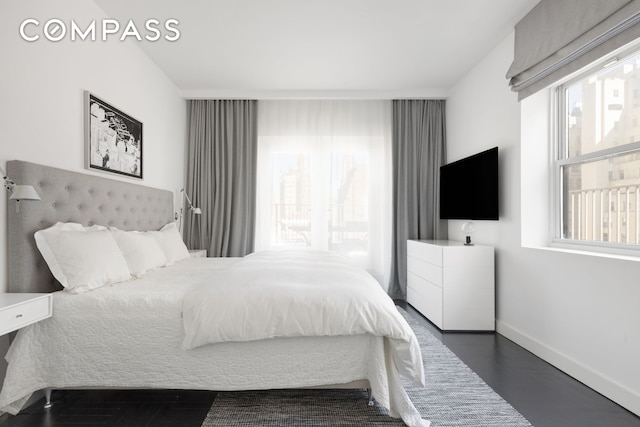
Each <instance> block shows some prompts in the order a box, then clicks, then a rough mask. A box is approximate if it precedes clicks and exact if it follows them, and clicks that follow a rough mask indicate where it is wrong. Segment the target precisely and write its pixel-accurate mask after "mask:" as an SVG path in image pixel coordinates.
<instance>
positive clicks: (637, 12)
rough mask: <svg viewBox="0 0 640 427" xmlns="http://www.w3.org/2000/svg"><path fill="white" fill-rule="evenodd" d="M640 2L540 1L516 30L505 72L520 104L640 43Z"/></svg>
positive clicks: (600, 0)
mask: <svg viewBox="0 0 640 427" xmlns="http://www.w3.org/2000/svg"><path fill="white" fill-rule="evenodd" d="M638 23H640V0H607V1H603V0H541V1H540V3H538V4H537V5H536V6H535V7H534V8H533V9H531V11H530V12H529V13H528V14H527V15H525V17H524V18H522V19H521V20H520V22H518V24H517V25H516V28H515V49H514V60H513V63H512V64H511V67H510V68H509V71H507V78H509V79H511V80H510V85H511V88H512V90H514V91H517V92H518V98H519V99H524V98H526V97H527V96H529V95H531V94H533V93H535V92H537V91H539V90H541V89H544V88H545V87H547V86H549V85H550V84H553V83H555V82H556V81H558V80H560V79H562V78H563V77H566V76H568V75H569V74H571V73H573V72H574V71H577V70H579V69H581V68H582V67H584V66H586V65H588V64H590V63H592V62H594V61H596V60H598V59H599V58H601V57H603V56H605V55H607V54H609V53H611V52H613V51H614V50H616V49H618V48H619V47H622V46H624V45H625V44H627V43H629V42H631V41H633V40H636V39H637V38H638V37H640V25H638Z"/></svg>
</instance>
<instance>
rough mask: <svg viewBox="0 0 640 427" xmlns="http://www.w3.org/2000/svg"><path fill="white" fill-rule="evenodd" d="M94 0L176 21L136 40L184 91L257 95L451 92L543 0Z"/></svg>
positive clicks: (140, 18) (118, 15)
mask: <svg viewBox="0 0 640 427" xmlns="http://www.w3.org/2000/svg"><path fill="white" fill-rule="evenodd" d="M94 1H95V2H96V3H97V4H98V5H99V7H101V8H102V9H103V10H104V11H105V13H106V14H107V15H108V16H109V17H111V18H114V19H118V20H119V22H121V23H123V22H127V21H128V20H129V19H133V20H134V22H135V23H136V25H137V26H138V27H139V28H141V29H144V22H145V21H146V20H147V19H149V18H156V19H158V20H160V21H161V22H164V21H165V20H167V19H170V18H173V19H177V20H178V21H179V25H177V28H178V29H179V30H180V38H179V40H177V41H175V42H168V41H166V40H164V39H161V40H159V41H156V42H148V41H143V42H139V43H138V44H139V46H140V47H141V48H142V49H143V50H144V51H145V53H146V54H147V55H148V56H149V57H150V58H151V59H152V60H153V61H154V62H155V63H156V64H157V65H158V66H159V67H160V68H161V69H162V70H163V71H164V72H165V73H166V74H167V75H168V76H169V78H171V80H173V82H174V83H175V84H176V85H177V86H178V88H179V89H180V91H181V93H182V94H183V96H185V97H186V98H214V97H216V98H244V97H253V98H258V99H266V98H288V97H289V98H290V97H293V98H295V97H350V98H393V97H398V98H402V97H425V98H441V97H446V95H447V93H448V90H449V89H450V88H451V87H452V86H453V85H454V84H455V83H456V82H457V81H459V80H460V78H461V77H462V76H464V74H465V73H467V72H468V71H469V70H470V69H471V68H472V67H473V66H474V65H475V64H477V63H478V62H479V61H480V60H481V59H482V58H483V57H484V56H485V55H487V54H488V53H489V52H490V51H491V50H492V49H493V48H494V47H495V46H496V45H497V44H498V43H499V42H500V41H502V40H503V39H504V38H505V37H506V36H507V35H508V34H509V33H510V32H511V31H512V30H513V27H514V25H515V24H516V23H517V22H518V21H519V20H520V18H521V17H522V16H524V15H525V14H526V13H527V12H528V11H529V10H530V9H531V8H532V7H533V6H534V5H535V4H536V3H537V2H538V1H537V0H182V1H179V2H178V1H176V0H135V1H131V0H94ZM140 23H142V24H140ZM506 71H507V70H506V69H505V73H506ZM506 84H507V82H506V81H505V85H506Z"/></svg>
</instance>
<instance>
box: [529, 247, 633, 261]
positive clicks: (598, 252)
mask: <svg viewBox="0 0 640 427" xmlns="http://www.w3.org/2000/svg"><path fill="white" fill-rule="evenodd" d="M522 247H523V248H527V249H541V250H545V251H551V252H560V253H566V254H574V255H584V256H592V257H597V258H610V259H617V260H623V261H634V262H640V253H638V251H635V250H630V249H609V248H607V249H606V250H607V252H604V250H605V249H600V248H593V249H592V250H589V249H586V248H585V247H584V246H582V245H580V246H578V245H571V244H566V243H559V242H551V243H550V244H549V246H534V245H522Z"/></svg>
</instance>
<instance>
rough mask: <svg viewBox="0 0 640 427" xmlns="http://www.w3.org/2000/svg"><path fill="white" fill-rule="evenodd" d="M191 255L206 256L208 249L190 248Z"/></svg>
mask: <svg viewBox="0 0 640 427" xmlns="http://www.w3.org/2000/svg"><path fill="white" fill-rule="evenodd" d="M189 255H191V258H206V257H207V250H206V249H189Z"/></svg>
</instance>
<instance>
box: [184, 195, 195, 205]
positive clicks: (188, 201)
mask: <svg viewBox="0 0 640 427" xmlns="http://www.w3.org/2000/svg"><path fill="white" fill-rule="evenodd" d="M184 197H186V198H187V203H189V207H192V206H193V203H191V199H190V198H189V195H188V194H187V192H186V191H185V192H184Z"/></svg>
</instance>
